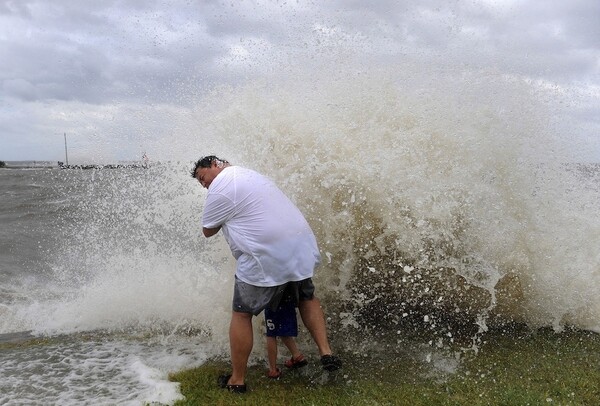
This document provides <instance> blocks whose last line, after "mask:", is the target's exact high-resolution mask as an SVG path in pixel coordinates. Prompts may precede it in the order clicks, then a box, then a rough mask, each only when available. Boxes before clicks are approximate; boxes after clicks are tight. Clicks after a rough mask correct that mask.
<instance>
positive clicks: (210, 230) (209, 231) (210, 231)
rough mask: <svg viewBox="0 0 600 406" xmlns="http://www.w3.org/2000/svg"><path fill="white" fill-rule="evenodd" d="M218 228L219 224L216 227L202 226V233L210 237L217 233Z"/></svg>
mask: <svg viewBox="0 0 600 406" xmlns="http://www.w3.org/2000/svg"><path fill="white" fill-rule="evenodd" d="M220 229H221V226H219V227H217V228H206V227H202V233H203V234H204V236H205V237H212V236H213V235H215V234H217V233H218V232H219V230H220Z"/></svg>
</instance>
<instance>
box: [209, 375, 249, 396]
mask: <svg viewBox="0 0 600 406" xmlns="http://www.w3.org/2000/svg"><path fill="white" fill-rule="evenodd" d="M229 378H231V374H228V375H221V376H219V377H218V378H217V384H218V385H219V388H222V389H227V390H228V391H229V392H231V393H246V390H247V389H248V388H247V387H246V384H243V385H230V384H229V383H228V382H229Z"/></svg>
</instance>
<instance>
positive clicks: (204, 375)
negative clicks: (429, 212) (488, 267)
mask: <svg viewBox="0 0 600 406" xmlns="http://www.w3.org/2000/svg"><path fill="white" fill-rule="evenodd" d="M374 347H377V346H374ZM398 347H400V348H401V347H403V344H399V345H398ZM386 352H387V354H377V353H373V354H370V353H363V354H362V355H357V353H352V354H351V353H344V352H341V353H340V355H341V356H342V357H343V358H344V360H345V362H346V364H345V367H344V369H343V370H342V371H339V372H336V373H334V374H327V373H325V372H322V371H320V369H319V368H318V366H317V358H316V357H312V358H313V359H312V360H311V361H312V363H311V364H312V365H310V366H309V367H307V369H306V371H290V372H288V373H287V374H285V375H284V376H283V378H282V379H281V380H279V381H271V380H269V379H268V378H266V377H265V376H264V371H265V368H264V366H263V365H255V366H252V367H250V370H249V374H248V379H247V384H248V386H249V392H248V393H246V394H244V395H236V394H230V393H228V392H226V391H224V390H223V389H220V388H218V387H217V385H216V379H217V376H218V375H219V374H220V373H222V372H225V371H227V370H228V364H227V362H226V361H222V360H213V361H210V362H208V363H206V364H204V365H203V366H201V367H199V368H195V369H190V370H185V371H181V372H178V373H175V374H172V375H171V376H170V379H171V380H172V381H176V382H180V384H181V392H182V394H183V395H184V396H185V397H186V399H185V400H182V401H179V402H177V403H176V405H179V406H182V405H205V404H207V405H208V404H210V405H527V404H529V405H598V404H600V335H598V334H595V333H592V332H588V331H580V330H566V331H564V332H562V333H555V332H553V331H552V330H550V329H540V330H536V331H529V330H527V331H524V330H519V331H511V332H506V331H495V332H489V333H487V334H485V335H483V336H482V337H481V344H480V346H479V348H478V351H477V353H475V352H469V351H467V352H463V353H462V354H461V355H460V361H458V358H457V362H456V364H455V365H453V364H452V359H453V356H452V355H451V353H450V354H449V355H448V356H447V357H446V358H442V359H441V363H440V362H438V364H439V365H437V366H435V365H434V364H435V360H431V359H430V358H427V357H425V358H419V357H412V358H411V357H410V356H407V353H406V352H402V351H399V352H398V353H394V352H389V351H386ZM409 352H412V350H410V351H409ZM433 354H434V355H435V354H436V352H435V351H434V352H433ZM438 361H440V360H438ZM444 362H446V364H447V365H446V366H449V367H448V368H447V370H445V368H444ZM448 363H449V365H448ZM440 366H441V367H440Z"/></svg>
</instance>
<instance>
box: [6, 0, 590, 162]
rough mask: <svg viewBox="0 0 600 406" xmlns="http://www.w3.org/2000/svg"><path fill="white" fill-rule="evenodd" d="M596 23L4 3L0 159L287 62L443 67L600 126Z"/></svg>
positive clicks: (471, 15) (330, 7) (573, 15)
mask: <svg viewBox="0 0 600 406" xmlns="http://www.w3.org/2000/svg"><path fill="white" fill-rule="evenodd" d="M599 17H600V3H598V2H597V1H595V0H574V1H548V2H535V1H526V2H522V1H513V0H504V1H495V2H492V1H489V0H478V1H461V0H455V1H451V2H439V1H434V0H428V1H419V2H414V1H408V0H406V1H378V2H366V1H359V0H354V1H348V0H344V1H342V0H337V1H328V2H317V1H314V2H307V1H300V2H288V3H284V2H274V1H240V2H221V1H191V0H189V1H184V0H167V1H144V0H120V1H119V0H112V1H102V2H98V1H81V0H55V1H52V2H49V1H43V0H23V1H16V0H4V1H0V89H2V94H1V95H0V108H1V109H2V111H1V112H0V131H1V133H0V137H1V141H0V142H1V148H0V152H1V153H2V154H6V156H8V158H6V157H0V158H1V159H9V158H12V159H20V158H23V159H25V158H27V157H26V156H21V155H20V154H21V153H22V151H23V150H24V149H23V148H21V147H19V146H18V145H17V141H16V140H21V141H22V140H29V141H28V144H27V148H28V150H29V151H32V150H37V149H38V148H37V147H36V145H38V144H39V145H43V141H40V140H43V139H44V138H43V137H44V135H45V134H48V133H54V134H61V133H62V131H63V129H64V128H65V127H66V126H69V125H71V124H70V123H69V121H70V120H68V119H57V117H60V114H58V115H57V112H61V114H64V117H70V118H73V117H78V118H77V119H76V120H75V121H78V120H80V118H81V117H86V112H88V113H89V115H90V116H95V114H96V113H97V112H98V111H117V112H118V111H119V106H124V105H127V106H139V107H137V108H139V111H143V109H144V106H170V107H169V109H171V108H172V109H175V110H178V109H179V110H180V111H181V112H184V111H185V110H186V109H189V108H190V107H191V106H192V105H193V103H194V102H195V101H196V100H197V98H198V97H200V95H201V94H202V92H203V91H205V90H206V89H209V88H211V86H213V85H215V84H220V83H237V82H239V81H244V80H247V79H248V78H251V77H253V76H268V75H286V74H287V73H288V72H289V71H290V66H292V65H294V64H297V65H302V64H306V63H309V62H310V63H312V64H315V65H316V66H318V64H319V63H321V64H323V65H326V64H332V63H333V64H335V63H336V58H351V59H352V60H353V61H357V62H356V63H357V66H361V65H362V66H376V65H377V64H378V63H379V62H378V61H382V63H386V62H389V61H399V60H403V58H407V57H411V56H412V57H424V58H431V61H432V63H443V61H444V60H449V59H452V60H453V61H455V62H458V64H463V65H465V66H469V67H471V68H475V69H494V70H497V71H498V72H503V73H506V74H510V75H515V76H519V77H525V78H529V79H531V80H537V81H541V82H546V83H549V84H551V85H556V86H559V87H563V88H565V89H567V88H572V89H576V90H577V92H578V94H579V95H580V96H578V99H576V100H575V102H574V105H575V107H574V110H573V112H572V116H573V117H577V119H578V120H580V122H581V123H582V124H581V127H582V128H586V130H587V131H598V127H597V124H598V123H597V118H596V117H597V116H598V112H599V111H598V110H600V106H599V102H598V97H599V96H598V92H597V91H595V92H594V91H592V90H590V91H587V93H586V89H598V87H599V86H600V67H599V65H600V63H599V59H598V58H599V57H598V55H600V49H599V47H600V24H598V23H597V22H598V21H599ZM440 61H441V62H440ZM582 94H585V96H581V95H582ZM137 108H134V110H135V109H137ZM24 112H26V115H27V118H25V117H23V116H24V114H25V113H24ZM117 114H126V113H117ZM182 114H184V113H182ZM101 116H103V115H101ZM134 118H135V117H134ZM139 119H140V120H141V121H142V122H143V121H144V120H146V118H145V117H143V114H142V115H140V118H139ZM19 120H26V122H22V121H21V122H19ZM81 120H82V121H87V120H86V119H81ZM91 121H94V120H91ZM139 125H140V126H142V124H139ZM135 126H136V124H134V123H131V124H130V125H129V126H128V128H135ZM74 127H77V128H76V129H75V128H73V129H72V130H73V131H78V132H81V133H84V134H88V135H87V136H88V137H90V138H92V137H93V134H95V133H102V132H103V131H104V130H106V129H107V128H110V131H116V130H115V129H114V128H113V127H110V125H107V124H103V121H102V119H99V120H97V121H94V124H93V125H91V126H89V128H87V129H86V127H85V126H83V127H78V126H77V125H75V126H74ZM23 128H25V129H26V130H25V129H23ZM145 131H146V132H147V133H151V132H152V129H151V128H147V129H146V130H145ZM161 131H162V130H161ZM23 133H26V134H27V136H26V137H25V136H23ZM36 134H37V136H36ZM121 136H122V137H123V138H127V136H126V135H121ZM36 137H37V138H36ZM115 139H119V135H118V134H115ZM21 141H19V142H21ZM599 144H600V142H599ZM19 145H20V144H19ZM599 149H600V147H599ZM39 151H40V152H39V153H38V154H39V155H37V156H40V157H41V155H43V153H42V151H43V152H44V153H48V149H44V148H40V149H39ZM56 151H57V152H51V153H50V154H59V153H60V152H58V151H60V149H59V148H56ZM598 156H599V158H600V152H598ZM38 159H39V158H38ZM49 159H54V158H53V157H49Z"/></svg>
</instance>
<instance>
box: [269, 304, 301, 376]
mask: <svg viewBox="0 0 600 406" xmlns="http://www.w3.org/2000/svg"><path fill="white" fill-rule="evenodd" d="M265 324H266V327H267V355H268V357H269V371H268V372H267V376H268V377H269V378H271V379H279V377H281V370H280V369H279V368H277V337H279V338H281V341H282V342H283V344H285V346H286V347H287V349H288V350H290V353H291V354H292V357H291V358H290V359H289V360H287V361H286V362H285V364H284V365H285V366H286V367H287V368H293V369H295V368H301V367H303V366H305V365H306V364H308V362H307V361H306V360H305V359H304V356H303V355H302V353H301V352H300V350H298V346H297V345H296V340H295V339H294V337H297V336H298V320H297V319H296V305H295V303H294V301H293V299H292V297H291V296H289V295H284V297H283V298H282V299H281V302H280V303H279V307H278V308H277V310H272V309H270V308H266V309H265Z"/></svg>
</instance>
